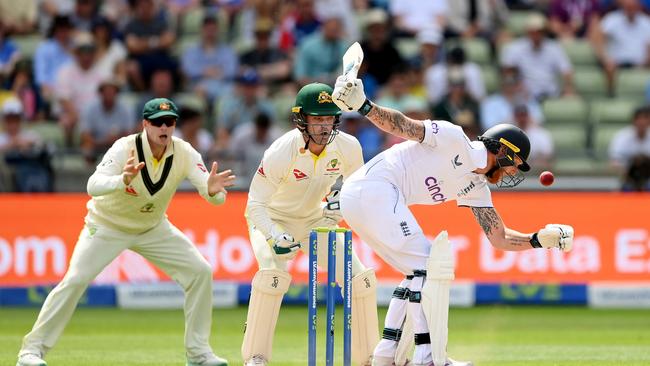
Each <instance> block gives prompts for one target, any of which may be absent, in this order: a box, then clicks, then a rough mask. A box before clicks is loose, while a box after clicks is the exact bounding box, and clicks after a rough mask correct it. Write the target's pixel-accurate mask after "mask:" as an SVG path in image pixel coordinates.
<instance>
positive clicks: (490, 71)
mask: <svg viewBox="0 0 650 366" xmlns="http://www.w3.org/2000/svg"><path fill="white" fill-rule="evenodd" d="M481 76H482V77H483V83H484V84H485V90H486V91H487V93H488V94H492V93H496V92H497V91H498V90H499V72H498V71H497V69H496V68H494V67H492V66H481Z"/></svg>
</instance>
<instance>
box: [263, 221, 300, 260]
mask: <svg viewBox="0 0 650 366" xmlns="http://www.w3.org/2000/svg"><path fill="white" fill-rule="evenodd" d="M266 241H267V242H268V243H269V245H270V246H271V248H273V252H275V254H276V255H278V256H281V257H283V258H286V259H292V258H294V257H295V256H296V255H297V254H298V250H300V243H299V242H296V241H295V239H294V238H293V236H291V235H290V234H289V233H287V232H284V231H282V230H281V229H279V228H277V227H273V228H272V229H271V236H270V237H269V238H267V239H266Z"/></svg>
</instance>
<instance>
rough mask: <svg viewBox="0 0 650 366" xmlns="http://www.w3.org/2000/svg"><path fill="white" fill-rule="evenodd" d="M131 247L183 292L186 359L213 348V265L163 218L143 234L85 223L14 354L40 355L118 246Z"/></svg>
mask: <svg viewBox="0 0 650 366" xmlns="http://www.w3.org/2000/svg"><path fill="white" fill-rule="evenodd" d="M126 249H130V250H132V251H134V252H137V253H139V254H140V255H142V256H143V257H144V258H146V259H147V260H149V261H150V262H151V263H153V264H155V265H156V266H158V267H159V268H160V269H161V270H163V271H164V272H165V273H166V274H167V275H168V276H169V277H171V278H172V279H173V280H174V281H176V282H177V283H178V284H179V285H180V286H181V287H182V288H183V291H185V304H184V310H185V348H186V351H187V356H188V358H192V357H196V356H199V355H202V354H204V353H208V352H212V349H211V347H210V345H209V344H208V339H209V336H210V327H211V321H212V268H211V267H210V264H209V263H208V261H207V260H205V258H203V256H202V255H201V253H200V252H199V251H198V249H196V247H195V246H194V245H193V244H192V242H191V241H190V240H189V239H188V238H187V237H186V236H185V235H184V234H183V233H182V232H181V231H180V230H178V229H177V228H176V227H175V226H174V225H172V224H171V223H170V222H169V221H168V220H167V219H164V220H162V221H161V222H160V223H159V224H158V225H157V226H155V227H154V228H153V229H151V230H149V231H147V232H145V233H142V234H127V233H124V232H121V231H117V230H114V229H109V228H106V227H104V226H99V225H94V224H86V225H85V226H84V228H83V230H82V231H81V234H80V235H79V240H78V241H77V244H76V246H75V248H74V252H73V253H72V258H71V259H70V266H69V268H68V271H67V272H66V274H65V276H64V277H63V280H61V282H60V283H59V284H58V285H57V286H56V287H55V288H54V289H53V290H52V292H50V294H49V295H48V296H47V299H45V303H43V307H42V308H41V312H40V313H39V315H38V319H36V323H35V324H34V327H33V328H32V331H31V332H29V334H27V335H26V336H25V338H23V345H22V348H21V350H20V353H19V355H22V354H25V353H35V354H39V355H42V356H44V355H45V354H46V353H47V352H48V351H49V350H50V349H51V348H52V347H54V344H55V343H56V341H57V340H58V339H59V337H60V336H61V333H62V332H63V329H64V328H65V326H66V324H67V323H68V321H69V320H70V317H71V316H72V313H73V312H74V310H75V308H76V306H77V303H78V302H79V299H80V297H81V295H82V294H83V293H84V291H85V290H86V288H87V287H88V284H89V283H90V282H91V281H92V280H93V279H94V278H95V277H97V275H98V274H99V273H100V272H101V271H102V270H103V269H104V268H105V267H106V266H107V265H108V264H109V263H110V262H112V261H113V259H115V258H116V257H117V256H118V255H119V254H120V253H121V252H122V251H124V250H126Z"/></svg>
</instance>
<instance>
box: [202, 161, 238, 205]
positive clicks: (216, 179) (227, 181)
mask: <svg viewBox="0 0 650 366" xmlns="http://www.w3.org/2000/svg"><path fill="white" fill-rule="evenodd" d="M217 167H218V165H217V162H216V161H215V162H212V169H210V176H209V177H208V194H209V195H210V197H212V196H214V195H215V194H217V193H219V192H223V193H227V192H226V187H231V186H232V185H234V184H235V178H236V177H235V176H234V175H232V170H230V169H228V170H225V171H223V172H221V173H217Z"/></svg>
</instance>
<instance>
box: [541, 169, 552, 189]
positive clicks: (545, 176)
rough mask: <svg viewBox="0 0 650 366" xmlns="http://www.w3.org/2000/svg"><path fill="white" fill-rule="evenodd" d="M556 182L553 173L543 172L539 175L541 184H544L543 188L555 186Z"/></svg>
mask: <svg viewBox="0 0 650 366" xmlns="http://www.w3.org/2000/svg"><path fill="white" fill-rule="evenodd" d="M554 180H555V177H554V176H553V173H551V172H549V171H547V170H546V171H543V172H542V173H541V174H540V175H539V182H540V183H542V185H543V186H550V185H551V184H553V181H554Z"/></svg>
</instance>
